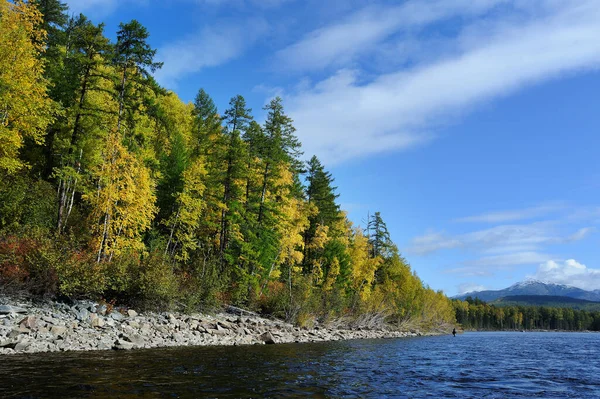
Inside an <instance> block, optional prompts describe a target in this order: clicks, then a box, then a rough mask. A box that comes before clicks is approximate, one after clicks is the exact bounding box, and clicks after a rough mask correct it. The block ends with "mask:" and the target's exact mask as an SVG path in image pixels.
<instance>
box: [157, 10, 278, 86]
mask: <svg viewBox="0 0 600 399" xmlns="http://www.w3.org/2000/svg"><path fill="white" fill-rule="evenodd" d="M267 31H268V24H267V23H266V21H265V20H263V19H251V20H247V21H245V22H238V23H233V22H231V23H219V24H215V25H214V26H212V27H206V28H203V29H202V30H201V31H199V32H197V33H196V34H194V35H190V36H188V37H185V38H183V39H180V40H178V41H176V42H173V43H170V44H168V45H166V46H164V47H162V48H160V49H159V50H158V53H157V57H156V58H157V59H159V60H168V61H169V62H166V63H165V65H164V67H163V68H162V69H160V70H158V71H157V72H156V74H155V77H156V79H157V80H158V81H159V82H160V83H161V84H163V85H164V86H166V87H171V88H173V87H174V86H176V84H177V82H178V80H180V79H182V78H184V77H185V76H187V75H190V74H193V73H197V72H199V71H201V70H202V69H203V68H207V67H214V66H217V65H221V64H224V63H226V62H228V61H230V60H232V59H234V58H236V57H238V56H240V55H241V54H242V53H243V52H244V51H245V50H247V49H248V48H249V47H250V46H252V45H253V44H254V42H255V41H256V40H257V39H258V38H260V37H261V36H263V35H264V34H265V33H266V32H267Z"/></svg>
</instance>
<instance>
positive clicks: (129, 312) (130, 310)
mask: <svg viewBox="0 0 600 399" xmlns="http://www.w3.org/2000/svg"><path fill="white" fill-rule="evenodd" d="M127 315H129V317H135V316H137V315H138V313H137V312H136V311H135V310H133V309H129V310H128V311H127Z"/></svg>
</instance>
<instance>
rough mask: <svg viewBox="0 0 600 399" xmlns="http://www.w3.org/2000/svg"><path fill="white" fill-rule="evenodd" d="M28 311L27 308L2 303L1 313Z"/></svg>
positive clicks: (0, 306)
mask: <svg viewBox="0 0 600 399" xmlns="http://www.w3.org/2000/svg"><path fill="white" fill-rule="evenodd" d="M11 313H27V309H25V308H20V307H18V306H12V305H0V314H11Z"/></svg>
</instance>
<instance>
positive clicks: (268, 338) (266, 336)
mask: <svg viewBox="0 0 600 399" xmlns="http://www.w3.org/2000/svg"><path fill="white" fill-rule="evenodd" d="M259 338H260V340H261V341H263V342H264V343H265V344H267V345H271V344H274V343H275V338H273V335H272V334H271V333H270V332H269V331H267V332H264V333H262V334H261V335H260V337H259Z"/></svg>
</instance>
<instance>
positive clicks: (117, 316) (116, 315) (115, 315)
mask: <svg viewBox="0 0 600 399" xmlns="http://www.w3.org/2000/svg"><path fill="white" fill-rule="evenodd" d="M110 318H111V319H113V320H116V321H121V320H123V319H124V318H125V316H123V315H122V314H121V313H119V312H112V313H111V314H110Z"/></svg>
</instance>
